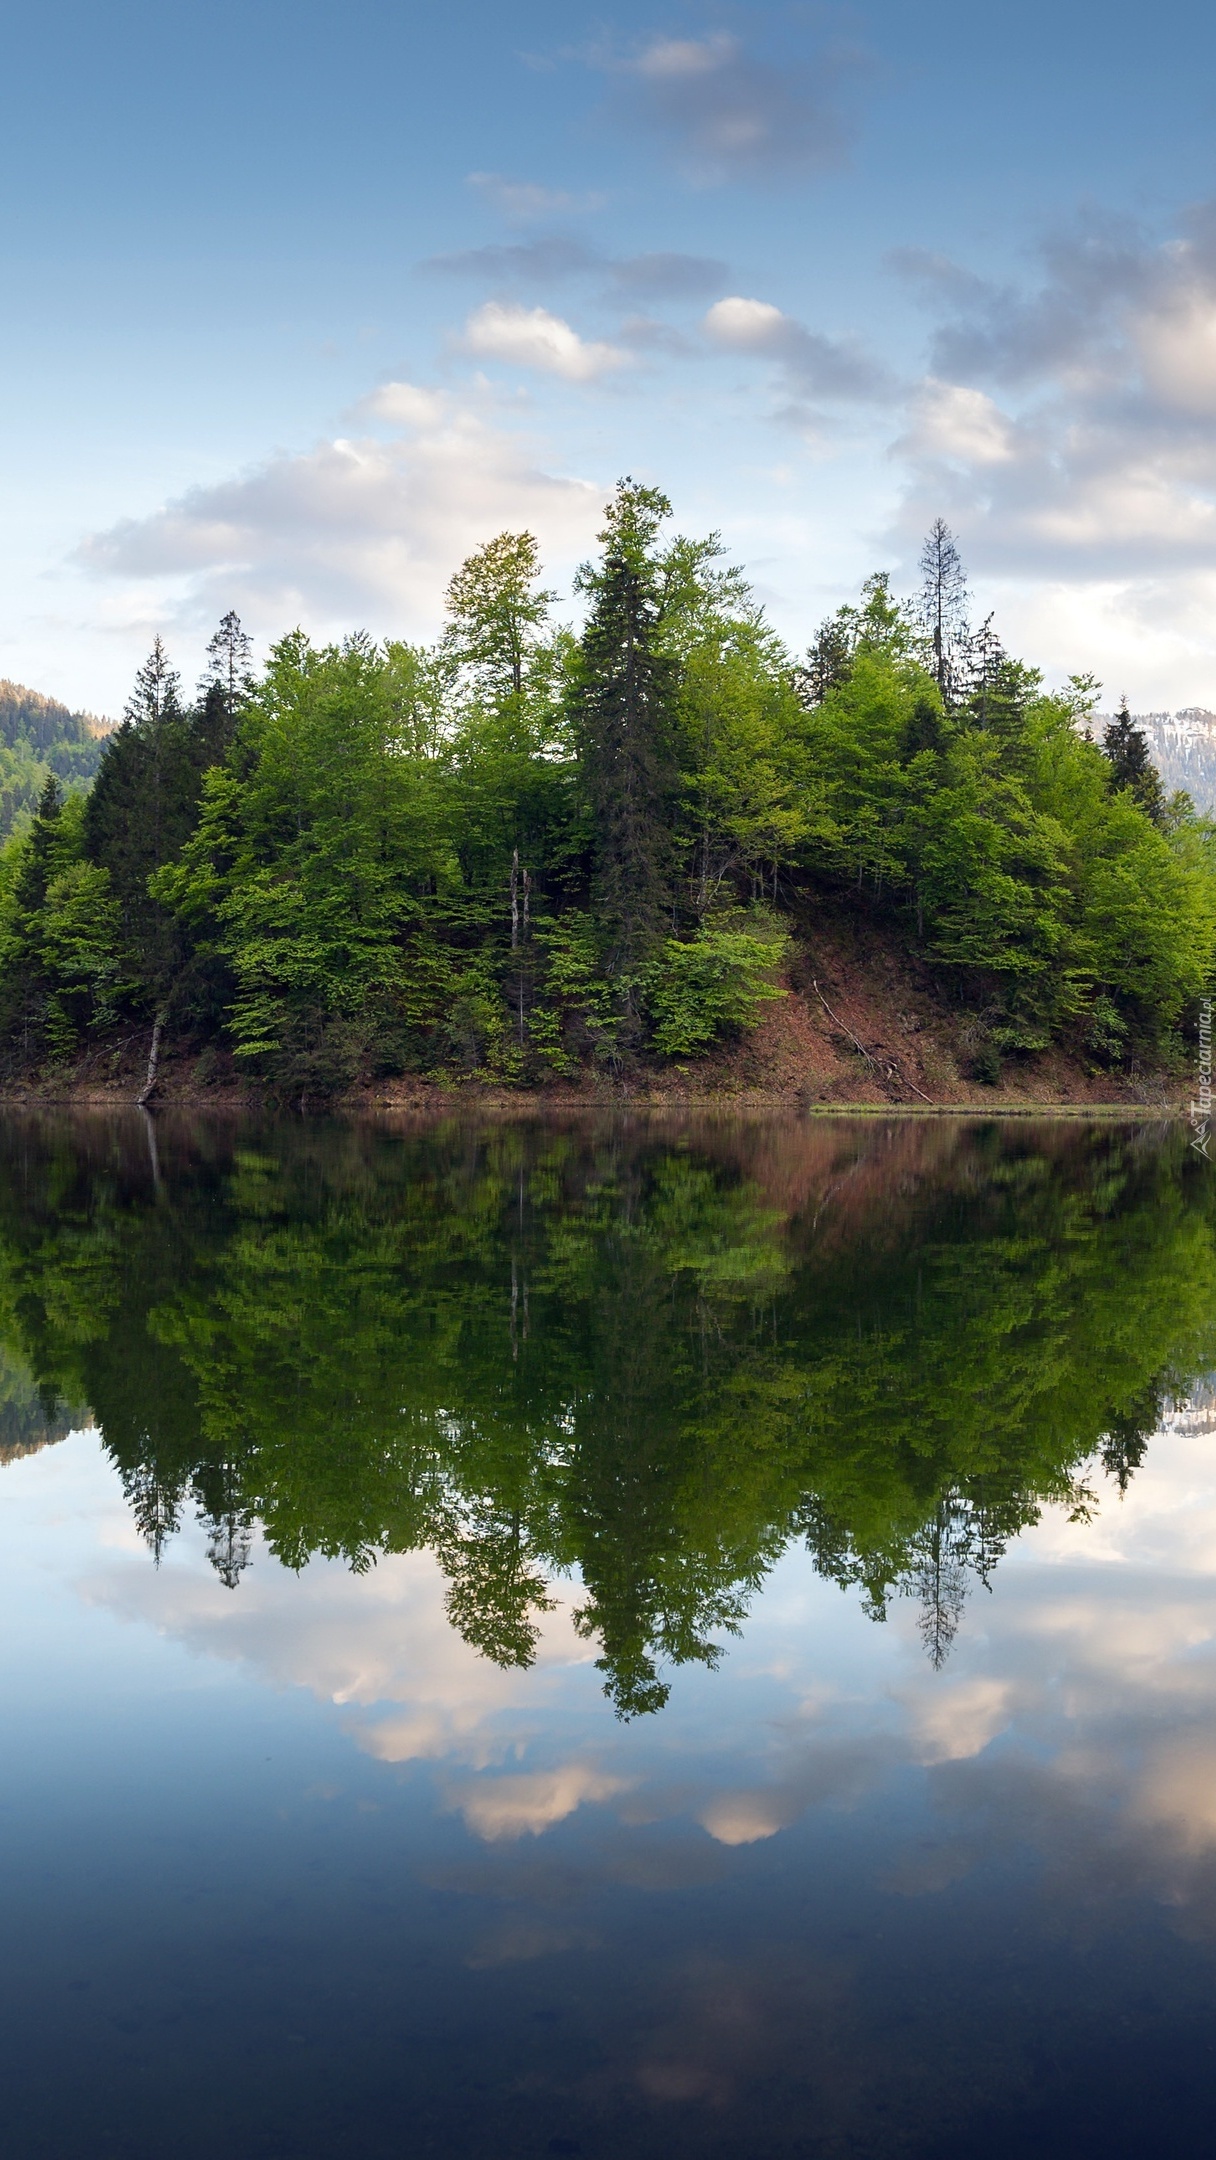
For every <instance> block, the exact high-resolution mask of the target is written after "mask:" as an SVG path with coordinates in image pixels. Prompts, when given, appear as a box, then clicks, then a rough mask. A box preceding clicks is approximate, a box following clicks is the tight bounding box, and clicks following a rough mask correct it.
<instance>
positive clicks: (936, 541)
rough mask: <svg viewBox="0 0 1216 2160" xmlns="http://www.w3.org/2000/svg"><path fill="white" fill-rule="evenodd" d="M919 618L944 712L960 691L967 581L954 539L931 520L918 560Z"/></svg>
mask: <svg viewBox="0 0 1216 2160" xmlns="http://www.w3.org/2000/svg"><path fill="white" fill-rule="evenodd" d="M920 570H921V589H920V602H919V614H920V620H921V623H922V625H923V627H924V630H925V634H926V636H927V637H928V639H929V643H930V645H931V647H932V653H933V658H932V662H931V666H932V672H933V677H934V680H935V682H936V683H937V687H938V689H939V690H940V692H941V695H942V703H943V704H944V705H945V706H946V707H947V708H948V707H950V706H951V705H953V704H955V703H957V702H958V699H959V697H960V694H961V692H962V690H963V679H962V678H963V665H964V659H965V654H966V648H967V636H968V632H967V579H966V575H965V573H964V570H963V564H962V558H961V556H960V555H959V551H958V548H957V546H956V545H955V540H954V535H953V533H952V532H951V530H950V527H949V526H948V525H947V523H946V521H945V519H944V518H934V520H933V523H932V525H931V526H930V527H929V531H928V535H927V537H926V539H925V544H924V547H923V548H922V549H921V556H920Z"/></svg>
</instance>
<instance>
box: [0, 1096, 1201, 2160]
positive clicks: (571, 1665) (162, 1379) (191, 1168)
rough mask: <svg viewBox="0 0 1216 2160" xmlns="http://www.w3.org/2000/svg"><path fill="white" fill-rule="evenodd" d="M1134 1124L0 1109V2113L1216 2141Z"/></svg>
mask: <svg viewBox="0 0 1216 2160" xmlns="http://www.w3.org/2000/svg"><path fill="white" fill-rule="evenodd" d="M1214 1241H1216V1186H1214V1183H1213V1180H1212V1177H1211V1175H1210V1173H1209V1172H1208V1170H1207V1168H1206V1166H1205V1165H1204V1164H1203V1163H1202V1161H1201V1160H1199V1158H1197V1157H1196V1156H1195V1155H1194V1154H1193V1153H1188V1150H1187V1146H1186V1134H1185V1132H1176V1131H1173V1130H1170V1129H1163V1128H1161V1127H1158V1126H1150V1127H1148V1128H1144V1129H1133V1128H1130V1127H1128V1128H1109V1127H1102V1128H1092V1127H1085V1126H1081V1125H1077V1124H1074V1123H1070V1124H1067V1125H1064V1124H1057V1125H1052V1124H1043V1125H1038V1126H1026V1125H1021V1124H1015V1125H1004V1126H1000V1125H995V1124H994V1125H988V1126H978V1125H977V1126H974V1127H970V1128H968V1127H964V1126H961V1125H957V1124H953V1123H950V1124H947V1123H945V1122H942V1123H936V1122H934V1123H929V1124H924V1125H918V1124H909V1123H891V1124H883V1123H881V1122H878V1121H872V1120H858V1121H854V1122H850V1121H847V1120H840V1121H838V1122H832V1121H821V1120H814V1121H810V1122H805V1123H800V1124H799V1123H790V1124H782V1123H779V1122H772V1121H769V1122H757V1123H748V1122H738V1123H729V1122H726V1123H724V1122H719V1123H716V1124H707V1125H704V1126H701V1125H698V1124H697V1123H695V1122H688V1123H685V1124H679V1123H674V1122H672V1123H663V1124H654V1123H651V1124H647V1123H642V1122H639V1123H630V1122H620V1121H616V1122H613V1121H607V1120H606V1121H604V1122H603V1123H599V1124H597V1123H595V1122H594V1121H592V1120H586V1119H584V1120H581V1121H571V1122H570V1123H569V1124H560V1123H559V1124H555V1123H552V1122H549V1123H545V1124H540V1123H535V1124H522V1123H521V1124H505V1125H503V1124H498V1125H490V1126H478V1125H475V1124H467V1123H462V1122H459V1121H453V1122H452V1123H451V1124H450V1125H449V1126H447V1127H443V1128H433V1127H432V1128H430V1129H428V1130H418V1131H412V1130H407V1129H400V1130H392V1131H390V1130H384V1129H376V1128H372V1127H365V1126H333V1127H331V1128H318V1127H315V1126H301V1125H299V1124H296V1125H283V1126H274V1125H266V1126H260V1125H259V1126H254V1125H250V1126H247V1127H246V1126H238V1125H231V1126H225V1125H219V1124H213V1125H206V1124H203V1125H190V1124H186V1123H174V1122H172V1121H171V1120H168V1119H162V1120H161V1121H159V1122H158V1124H157V1126H156V1128H155V1131H153V1129H152V1128H151V1127H150V1125H149V1124H148V1123H147V1121H145V1120H142V1119H139V1118H137V1117H135V1116H134V1115H132V1116H131V1118H130V1119H129V1120H122V1119H117V1120H110V1121H108V1122H107V1121H101V1120H98V1121H92V1122H90V1121H85V1120H81V1121H75V1122H66V1121H65V1122H56V1121H44V1122H18V1121H11V1120H10V1121H9V1122H8V1123H7V1124H6V1125H4V1126H3V1127H0V1340H2V1345H3V1363H2V1366H0V1397H2V1398H3V1402H2V1407H0V1456H2V1457H3V1460H2V1462H0V1540H2V1543H3V1554H2V1558H3V1566H2V1570H0V1585H2V1587H0V1600H2V1610H0V1643H2V1645H3V1652H2V1658H0V1672H2V1690H3V1702H2V1708H3V1728H2V1730H3V1740H4V1745H3V1751H2V1755H0V1911H2V1916H3V1926H2V1930H0V2093H2V2095H3V2097H2V2100H0V2109H2V2111H3V2117H4V2128H3V2132H2V2134H0V2141H2V2143H3V2149H4V2152H5V2153H6V2154H11V2155H13V2156H15V2160H25V2156H27V2155H30V2156H33V2155H37V2156H46V2160H105V2156H120V2160H177V2156H180V2160H203V2156H204V2155H205V2156H207V2160H213V2156H214V2155H216V2154H223V2155H225V2156H227V2160H255V2156H256V2160H263V2156H265V2160H297V2156H299V2160H314V2156H316V2160H321V2156H325V2160H334V2156H347V2155H350V2156H356V2155H357V2156H360V2160H363V2156H366V2160H381V2156H390V2155H391V2156H393V2160H398V2156H401V2160H406V2156H411V2160H412V2156H414V2155H422V2154H438V2155H452V2156H460V2160H464V2156H466V2155H467V2156H470V2160H471V2156H475V2155H476V2156H483V2155H485V2156H495V2160H497V2156H500V2155H501V2156H510V2160H513V2156H516V2155H519V2156H525V2155H529V2156H530V2155H538V2156H544V2155H549V2154H562V2153H564V2154H576V2153H579V2154H583V2155H585V2156H586V2160H634V2156H637V2160H669V2156H670V2160H684V2156H689V2160H691V2156H701V2155H705V2156H707V2160H767V2156H772V2160H794V2156H807V2160H811V2156H815V2160H819V2156H824V2160H828V2156H831V2160H835V2156H841V2160H844V2156H856V2155H864V2156H868V2155H873V2156H875V2160H886V2156H907V2160H972V2156H974V2155H977V2154H981V2153H982V2154H983V2155H985V2156H986V2160H988V2156H991V2160H1003V2156H1015V2155H1017V2156H1021V2155H1032V2154H1033V2155H1050V2156H1055V2155H1060V2156H1063V2155H1068V2156H1070V2160H1071V2156H1074V2155H1090V2154H1092V2155H1095V2156H1097V2155H1102V2156H1103V2160H1111V2156H1119V2155H1128V2156H1131V2155H1133V2154H1134V2155H1136V2156H1138V2160H1139V2156H1140V2155H1143V2154H1144V2153H1145V2152H1149V2151H1152V2152H1156V2153H1162V2154H1166V2155H1175V2154H1177V2155H1189V2154H1192V2153H1194V2154H1196V2155H1198V2154H1206V2153H1207V2152H1209V2151H1210V2150H1211V2149H1212V2143H1213V2138H1214V2136H1216V2132H1214V2130H1213V2122H1214V2119H1216V1379H1214V1378H1213V1376H1214V1375H1216V1250H1214Z"/></svg>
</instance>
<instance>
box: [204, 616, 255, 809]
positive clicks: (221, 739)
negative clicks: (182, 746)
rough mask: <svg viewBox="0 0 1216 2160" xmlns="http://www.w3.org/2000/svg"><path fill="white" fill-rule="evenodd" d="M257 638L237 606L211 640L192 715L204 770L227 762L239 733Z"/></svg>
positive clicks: (223, 619)
mask: <svg viewBox="0 0 1216 2160" xmlns="http://www.w3.org/2000/svg"><path fill="white" fill-rule="evenodd" d="M252 652H253V639H252V638H251V637H249V636H248V634H247V633H246V632H245V631H244V630H243V629H242V628H241V618H240V616H239V615H238V614H237V613H236V611H235V609H233V608H229V610H228V613H227V614H226V615H224V616H223V617H221V620H220V626H219V629H218V630H217V631H216V633H215V636H214V637H213V638H210V639H209V640H208V643H207V664H206V666H205V668H204V670H203V675H202V679H201V681H200V683H199V686H198V697H199V701H198V704H197V706H196V708H195V711H194V713H193V715H192V716H191V723H190V727H191V735H192V737H193V746H194V753H195V756H196V758H197V760H198V764H199V767H200V770H202V771H204V772H205V771H206V770H207V768H208V767H209V766H211V765H220V764H222V763H223V760H224V756H225V753H226V751H227V749H228V746H229V744H230V743H231V741H232V738H233V736H234V735H235V733H236V723H237V720H238V718H239V716H240V712H241V707H242V706H243V705H244V703H245V701H246V699H247V698H248V696H249V693H250V690H251V689H252V687H253V670H252V668H251V666H250V664H249V663H250V655H251V654H252Z"/></svg>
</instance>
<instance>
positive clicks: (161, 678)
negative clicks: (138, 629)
mask: <svg viewBox="0 0 1216 2160" xmlns="http://www.w3.org/2000/svg"><path fill="white" fill-rule="evenodd" d="M179 692H180V683H179V679H178V677H177V675H176V674H175V672H174V670H173V669H172V668H171V667H170V665H169V661H168V657H167V655H166V653H165V649H164V647H163V645H162V644H161V641H160V639H159V638H157V639H156V640H155V642H154V644H153V647H152V651H151V653H150V654H149V656H148V658H147V660H146V661H145V662H144V664H143V666H142V667H141V668H140V670H139V672H138V674H137V675H136V678H135V688H134V690H133V691H132V694H131V697H130V699H129V700H128V703H127V707H126V711H125V713H124V715H123V720H122V725H121V726H120V727H119V728H118V729H117V730H116V731H115V733H114V734H113V735H112V736H111V737H110V739H109V741H108V743H107V744H106V748H105V752H104V754H103V756H102V760H101V766H100V769H99V771H98V774H97V779H96V781H95V782H94V784H93V790H92V793H91V794H90V796H89V800H88V804H87V807H86V810H85V820H84V850H85V854H86V856H87V857H88V859H89V861H91V862H95V863H98V864H100V865H101V866H102V867H103V868H105V869H107V870H108V871H109V873H110V885H111V890H112V892H113V894H114V897H115V899H116V901H117V902H118V907H119V920H120V924H121V937H122V945H123V961H124V972H125V973H126V974H127V975H128V977H129V979H132V980H134V981H135V982H137V983H138V984H139V985H140V987H141V989H142V991H143V993H144V1002H145V1003H147V1004H149V1005H151V1006H153V1007H156V1006H159V1005H160V1004H161V1003H162V1002H163V999H164V996H165V994H166V991H167V988H168V986H169V984H170V982H171V981H172V979H173V977H174V976H175V975H176V973H177V972H178V970H179V969H180V967H181V964H182V949H181V948H182V937H181V930H180V926H179V925H178V924H177V923H176V921H175V920H174V918H173V917H172V916H170V915H169V914H167V913H166V911H165V909H164V908H162V907H160V906H159V905H158V903H157V902H156V901H154V900H153V899H152V898H151V897H150V895H149V892H148V879H149V877H150V876H151V874H152V872H153V871H154V870H158V869H159V868H160V867H161V865H162V863H166V862H169V861H171V860H172V858H173V857H174V856H175V855H176V854H177V852H178V850H179V848H180V847H181V846H182V843H183V841H185V840H186V839H187V837H188V836H189V834H190V832H191V831H192V830H193V827H194V822H195V816H196V811H197V805H198V797H199V783H200V773H199V761H198V757H197V754H196V752H195V748H194V744H193V742H192V738H191V727H190V722H189V719H188V717H187V715H186V714H185V713H184V712H183V711H182V707H181V702H180V695H179Z"/></svg>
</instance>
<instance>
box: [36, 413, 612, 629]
mask: <svg viewBox="0 0 1216 2160" xmlns="http://www.w3.org/2000/svg"><path fill="white" fill-rule="evenodd" d="M356 418H357V419H358V420H360V421H361V422H363V423H364V424H365V427H366V425H367V424H369V423H382V424H385V425H387V426H388V427H389V428H391V429H392V430H393V431H394V432H393V433H392V434H391V435H389V436H388V437H387V438H386V437H385V436H383V435H381V434H372V433H369V432H362V433H359V434H357V435H352V436H344V437H335V438H334V439H332V440H330V441H328V442H321V443H318V444H317V445H316V446H315V447H314V448H313V449H311V450H308V451H304V452H301V453H299V454H298V455H294V456H293V455H285V456H280V457H275V458H271V459H268V460H267V462H266V463H265V464H263V465H260V466H255V467H254V468H253V469H252V470H251V471H249V472H246V473H243V474H240V475H238V476H236V477H234V478H233V479H231V480H227V481H221V482H219V483H218V484H216V485H214V486H210V487H201V488H194V489H192V490H190V492H189V493H188V494H186V495H184V496H181V497H179V498H178V500H177V501H175V502H171V503H167V504H166V505H165V507H164V508H163V509H162V510H159V511H157V512H155V513H153V515H152V516H150V517H144V518H135V519H125V520H123V521H122V522H121V523H119V524H117V525H114V526H111V527H110V529H109V530H108V531H106V532H102V533H97V534H94V535H93V536H92V537H91V538H90V539H89V540H87V541H86V542H85V543H84V544H83V546H82V547H81V549H80V550H79V555H78V559H80V560H81V561H82V562H83V563H84V564H85V566H86V567H87V568H89V569H91V570H93V571H94V572H97V573H98V574H100V575H103V576H106V577H108V578H111V579H115V580H122V581H123V584H124V587H125V593H124V603H123V604H125V605H126V606H128V607H129V609H130V611H131V613H132V614H136V613H138V612H144V613H146V611H147V606H148V592H149V589H150V588H153V589H158V590H159V594H160V598H159V601H158V605H159V607H160V609H161V620H162V622H163V621H164V620H165V618H166V616H168V617H169V618H170V619H171V618H172V617H173V616H176V618H177V620H178V621H179V622H181V623H193V622H195V621H199V620H204V621H205V620H208V619H210V618H211V617H212V616H214V615H216V614H218V613H222V611H223V609H224V608H226V607H230V606H235V607H236V608H237V609H238V610H239V612H240V613H241V614H242V615H243V616H244V617H245V618H246V619H247V621H248V623H249V625H250V627H251V628H252V629H253V630H254V631H255V632H259V633H262V632H265V633H270V634H279V633H281V632H282V631H283V630H284V629H286V628H288V627H290V626H291V625H292V624H293V623H296V622H300V623H302V624H303V625H304V627H305V628H307V629H309V630H312V631H315V632H318V633H321V634H331V633H332V632H333V631H335V630H347V629H351V628H355V627H357V626H359V625H366V626H367V627H368V628H370V629H372V630H374V631H375V632H376V633H377V634H391V635H396V636H402V635H405V636H429V635H431V634H432V633H433V631H434V629H435V627H436V625H437V623H438V620H439V617H440V614H441V610H442V602H443V592H444V588H445V586H446V584H447V581H448V579H449V578H450V576H451V574H452V571H453V570H454V569H455V568H456V566H457V565H458V564H459V563H460V562H461V561H462V560H463V558H464V557H465V556H466V555H467V554H469V553H470V552H471V550H472V549H473V548H474V547H476V546H478V545H479V544H480V543H481V542H482V541H484V540H486V539H488V538H489V537H490V536H491V535H492V534H494V533H495V532H500V531H502V530H503V529H504V528H512V529H514V530H519V529H521V528H522V527H527V528H529V529H530V530H531V531H533V532H535V533H536V534H537V536H538V538H539V540H540V542H541V547H542V550H543V552H544V554H545V557H546V559H547V560H548V561H549V562H550V563H551V564H552V563H554V562H556V564H557V565H558V566H559V568H561V567H563V566H565V565H567V564H573V563H574V562H575V561H577V560H578V558H579V556H580V555H581V554H582V553H583V552H584V551H585V549H586V546H587V543H588V541H589V539H590V538H591V535H592V534H593V532H594V530H595V524H596V518H597V513H598V510H599V508H600V504H601V501H602V491H601V489H599V488H598V487H596V486H594V485H592V484H591V483H589V482H587V481H584V480H578V479H574V478H571V477H568V476H566V475H562V474H560V473H556V472H554V471H552V470H550V469H548V467H547V465H546V463H545V461H544V458H543V454H542V453H541V452H540V451H539V449H538V446H537V445H536V444H535V443H533V442H532V441H531V440H529V438H528V437H527V436H525V435H524V434H523V433H521V432H519V431H518V430H517V429H515V428H511V427H506V426H503V425H502V424H501V423H500V421H499V419H498V417H497V415H496V413H495V411H494V408H493V406H492V404H491V403H489V401H488V400H486V399H478V398H476V397H473V396H465V397H458V396H454V395H449V394H446V393H439V392H436V391H434V390H429V389H422V388H419V387H418V386H417V385H416V384H413V383H408V382H392V383H386V384H383V385H382V386H381V387H380V388H379V389H378V390H376V391H375V392H373V393H372V395H371V396H370V397H369V398H367V399H366V400H365V401H364V403H363V405H362V406H361V407H360V409H359V412H358V414H357V415H356ZM166 587H168V591H167V592H166Z"/></svg>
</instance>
